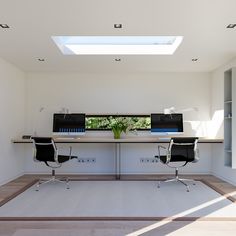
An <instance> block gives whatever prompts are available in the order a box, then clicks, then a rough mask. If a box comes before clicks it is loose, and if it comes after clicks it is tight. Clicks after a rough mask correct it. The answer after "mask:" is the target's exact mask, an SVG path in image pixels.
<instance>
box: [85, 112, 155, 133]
mask: <svg viewBox="0 0 236 236" xmlns="http://www.w3.org/2000/svg"><path fill="white" fill-rule="evenodd" d="M117 117H124V118H127V119H130V120H131V121H132V123H133V129H134V130H150V129H151V118H150V115H117V114H116V115H114V114H108V115H93V114H92V115H87V114H86V130H111V127H110V123H111V120H112V119H115V118H117Z"/></svg>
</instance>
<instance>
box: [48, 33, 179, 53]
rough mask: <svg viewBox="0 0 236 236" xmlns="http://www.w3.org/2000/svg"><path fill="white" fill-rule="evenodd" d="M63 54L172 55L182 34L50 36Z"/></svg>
mask: <svg viewBox="0 0 236 236" xmlns="http://www.w3.org/2000/svg"><path fill="white" fill-rule="evenodd" d="M52 39H53V41H54V42H55V43H56V45H57V46H58V48H59V49H60V50H61V52H62V53H63V54H64V55H172V54H173V53H174V52H175V51H176V49H177V48H178V46H179V45H180V44H181V42H182V40H183V36H52Z"/></svg>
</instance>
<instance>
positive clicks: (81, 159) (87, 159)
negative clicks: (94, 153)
mask: <svg viewBox="0 0 236 236" xmlns="http://www.w3.org/2000/svg"><path fill="white" fill-rule="evenodd" d="M78 162H79V163H95V162H96V158H78Z"/></svg>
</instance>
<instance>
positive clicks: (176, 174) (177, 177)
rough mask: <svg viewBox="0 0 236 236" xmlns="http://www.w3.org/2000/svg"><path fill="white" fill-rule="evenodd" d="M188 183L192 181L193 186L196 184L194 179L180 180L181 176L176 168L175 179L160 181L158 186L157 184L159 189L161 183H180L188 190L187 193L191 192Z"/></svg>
mask: <svg viewBox="0 0 236 236" xmlns="http://www.w3.org/2000/svg"><path fill="white" fill-rule="evenodd" d="M186 181H191V182H193V185H195V183H194V179H182V178H179V175H178V168H175V178H173V179H167V180H165V181H158V184H157V187H158V188H160V183H161V182H164V183H168V182H179V183H181V184H183V185H184V186H186V190H187V192H189V191H190V190H189V185H188V184H187V183H185V182H186Z"/></svg>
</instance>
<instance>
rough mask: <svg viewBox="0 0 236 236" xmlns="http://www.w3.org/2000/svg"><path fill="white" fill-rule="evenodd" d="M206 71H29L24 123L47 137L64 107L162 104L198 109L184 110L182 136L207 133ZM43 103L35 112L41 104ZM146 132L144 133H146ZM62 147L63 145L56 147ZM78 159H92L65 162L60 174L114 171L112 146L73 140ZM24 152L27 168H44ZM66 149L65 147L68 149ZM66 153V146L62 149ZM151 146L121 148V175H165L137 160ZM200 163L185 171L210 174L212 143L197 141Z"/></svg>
mask: <svg viewBox="0 0 236 236" xmlns="http://www.w3.org/2000/svg"><path fill="white" fill-rule="evenodd" d="M210 100H211V90H210V75H209V74H208V73H155V74H151V73H150V74H78V73H74V74H73V73H71V74H68V73H66V74H57V73H30V74H28V78H27V126H26V130H27V132H28V133H29V134H33V133H34V132H35V131H36V133H37V134H38V135H51V133H52V114H53V113H54V112H58V111H59V110H60V109H61V108H62V107H66V108H68V109H69V110H70V112H85V113H93V114H94V113H98V114H99V113H100V114H101V113H123V114H124V113H131V114H132V113H137V114H140V113H141V114H150V113H152V112H163V109H164V108H167V107H171V106H174V107H176V108H177V109H180V110H181V109H184V108H189V107H197V108H198V109H199V112H196V111H192V112H188V113H185V114H184V120H185V121H186V122H185V124H184V125H185V127H184V128H185V134H186V135H198V136H199V135H200V136H207V135H208V129H207V126H206V124H208V123H209V121H210V118H211V117H210ZM41 107H44V109H43V111H41V112H40V110H41V109H40V108H41ZM147 135H149V133H147ZM61 149H63V147H61ZM73 149H74V152H75V153H76V154H78V155H79V156H80V157H95V158H96V163H95V164H90V165H88V164H83V165H81V164H78V163H74V160H73V161H72V162H71V163H66V164H65V165H64V166H63V168H61V169H60V170H59V171H61V172H74V173H101V172H103V173H111V172H113V171H114V162H113V155H114V152H115V149H114V145H113V146H112V145H106V144H104V145H98V144H93V145H91V144H77V145H74V147H73ZM27 150H28V151H27V154H26V164H25V171H26V172H46V171H48V169H47V167H45V165H44V164H42V165H40V164H37V163H33V161H32V154H31V151H30V148H28V149H27ZM67 150H68V149H67ZM62 151H64V152H66V148H64V150H62ZM156 153H157V146H156V145H149V146H148V145H147V144H143V145H138V146H136V147H135V146H134V145H132V144H130V145H123V146H122V157H123V160H122V163H121V165H122V169H123V171H124V172H125V173H155V172H156V171H157V172H159V173H164V172H167V171H169V170H167V169H165V168H163V167H162V166H161V165H155V166H153V165H149V164H146V165H144V164H142V165H141V164H140V158H143V157H153V156H154V155H155V154H156ZM201 157H202V158H201V161H200V162H199V163H198V164H195V165H189V167H188V168H186V169H185V172H188V173H191V172H192V173H209V172H210V169H211V159H210V158H211V146H210V145H209V146H208V147H207V144H206V145H202V148H201Z"/></svg>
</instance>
